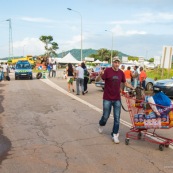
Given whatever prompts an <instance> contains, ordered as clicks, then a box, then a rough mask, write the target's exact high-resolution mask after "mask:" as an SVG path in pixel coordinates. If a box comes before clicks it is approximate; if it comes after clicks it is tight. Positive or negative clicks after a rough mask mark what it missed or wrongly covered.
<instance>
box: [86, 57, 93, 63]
mask: <svg viewBox="0 0 173 173" xmlns="http://www.w3.org/2000/svg"><path fill="white" fill-rule="evenodd" d="M85 61H91V62H93V61H94V58H90V57H85Z"/></svg>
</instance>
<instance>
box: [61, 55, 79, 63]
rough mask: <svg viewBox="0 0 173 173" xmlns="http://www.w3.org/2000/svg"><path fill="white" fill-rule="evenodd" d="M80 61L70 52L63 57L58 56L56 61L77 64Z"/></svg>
mask: <svg viewBox="0 0 173 173" xmlns="http://www.w3.org/2000/svg"><path fill="white" fill-rule="evenodd" d="M80 62H81V61H78V60H77V59H76V58H75V57H74V56H73V55H72V54H71V53H70V52H69V53H68V54H67V55H66V56H64V57H63V58H58V63H72V64H77V63H80Z"/></svg>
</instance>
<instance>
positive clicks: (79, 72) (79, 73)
mask: <svg viewBox="0 0 173 173" xmlns="http://www.w3.org/2000/svg"><path fill="white" fill-rule="evenodd" d="M79 86H80V88H81V92H82V94H83V95H84V69H83V68H82V67H81V64H78V67H76V95H80V88H79Z"/></svg>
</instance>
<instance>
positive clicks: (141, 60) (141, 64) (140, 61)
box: [138, 57, 144, 67]
mask: <svg viewBox="0 0 173 173" xmlns="http://www.w3.org/2000/svg"><path fill="white" fill-rule="evenodd" d="M138 63H139V64H140V66H142V67H144V57H139V59H138Z"/></svg>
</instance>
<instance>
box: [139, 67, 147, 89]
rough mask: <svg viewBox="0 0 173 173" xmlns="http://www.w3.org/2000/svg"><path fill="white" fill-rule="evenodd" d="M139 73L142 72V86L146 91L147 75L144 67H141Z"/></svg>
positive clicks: (140, 78) (140, 79) (140, 80)
mask: <svg viewBox="0 0 173 173" xmlns="http://www.w3.org/2000/svg"><path fill="white" fill-rule="evenodd" d="M139 71H140V75H139V82H140V86H141V87H142V88H144V89H145V79H146V78H147V74H146V72H145V71H144V69H143V67H140V68H139Z"/></svg>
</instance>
